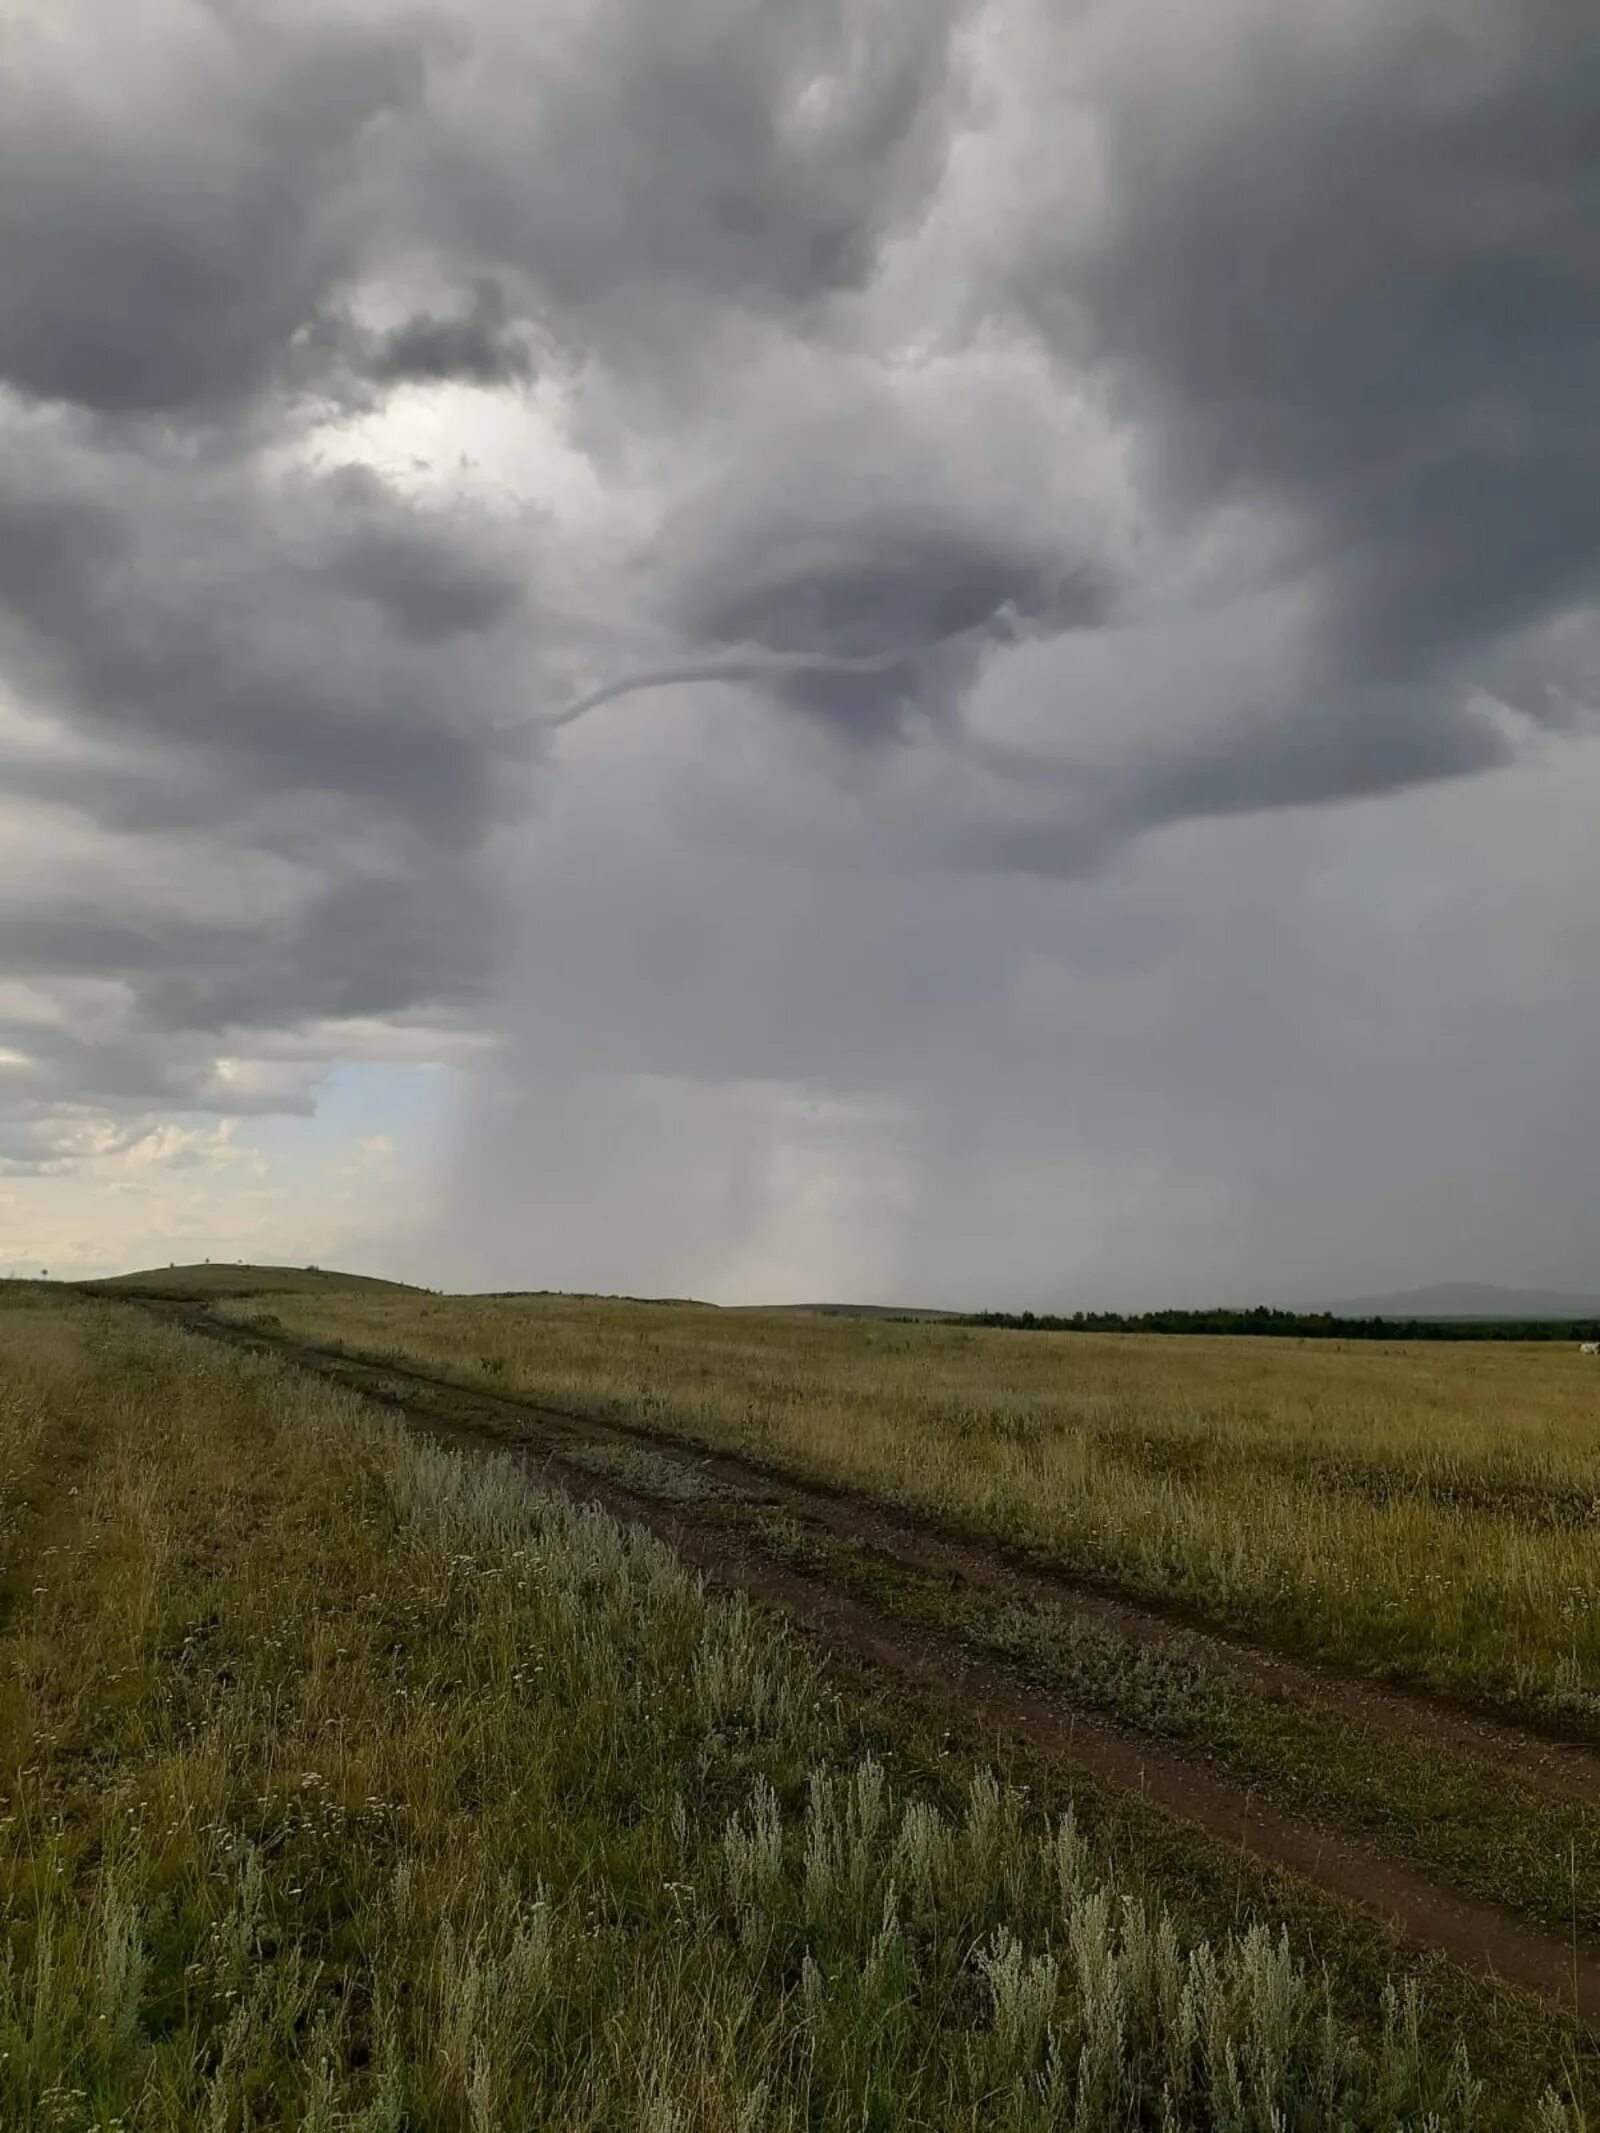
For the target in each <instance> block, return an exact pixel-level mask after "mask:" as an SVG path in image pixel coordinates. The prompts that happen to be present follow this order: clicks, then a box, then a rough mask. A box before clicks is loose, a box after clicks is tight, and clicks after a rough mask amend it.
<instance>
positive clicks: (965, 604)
mask: <svg viewBox="0 0 1600 2133" xmlns="http://www.w3.org/2000/svg"><path fill="white" fill-rule="evenodd" d="M1589 18H1590V10H1589V8H1588V6H1587V5H1583V4H1580V0H1517V4H1516V5H1508V4H1507V0H1306V4H1304V5H1301V6H1297V7H1294V8H1285V7H1283V6H1282V5H1281V4H1280V0H1176V4H1175V0H848V4H846V0H674V5H672V6H671V7H663V6H662V5H660V0H542V4H541V5H540V6H538V7H533V8H530V7H527V6H525V5H523V4H521V0H439V4H431V0H418V4H416V5H414V6H413V5H408V4H398V5H397V4H395V0H136V4H127V0H116V4H112V0H12V4H11V6H10V7H9V9H8V11H7V21H6V27H5V30H4V33H3V37H0V290H3V291H4V301H3V302H0V1271H8V1270H16V1271H31V1270H36V1269H38V1268H42V1267H48V1268H49V1270H50V1271H51V1273H53V1274H61V1275H83V1274H92V1273H98V1272H104V1271H110V1270H113V1269H115V1268H117V1267H127V1266H134V1265H140V1264H152V1263H164V1262H166V1261H168V1260H178V1261H184V1260H192V1259H197V1258H201V1257H214V1258H250V1259H268V1260H283V1261H288V1262H292V1263H301V1262H308V1261H315V1262H318V1263H321V1264H324V1265H338V1264H344V1265H350V1266H355V1267H359V1268H361V1269H364V1270H367V1271H372V1272H380V1273H390V1274H395V1275H399V1276H402V1277H405V1278H410V1279H416V1280H422V1281H425V1282H428V1283H429V1284H430V1285H433V1286H438V1287H449V1288H463V1287H495V1288H509V1287H524V1288H582V1289H597V1290H604V1291H621V1292H626V1293H635V1294H663V1293H665V1294H693V1295H700V1296H705V1297H708V1298H713V1299H716V1300H722V1301H728V1302H757V1301H762V1300H779V1299H796V1300H806V1299H809V1300H822V1299H833V1298H843V1297H858V1298H872V1299H877V1300H888V1301H903V1302H909V1303H922V1304H928V1305H958V1306H959V1305H972V1306H983V1305H997V1306H1000V1305H1008V1306H1012V1307H1016V1308H1022V1307H1032V1308H1055V1309H1072V1308H1077V1307H1085V1308H1087V1307H1097V1306H1137V1305H1144V1304H1167V1303H1171V1304H1185V1303H1192V1304H1205V1303H1211V1302H1216V1301H1256V1300H1269V1301H1286V1302H1297V1301H1306V1300H1314V1299H1317V1298H1321V1297H1328V1296H1335V1297H1336V1296H1339V1295H1346V1294H1352V1293H1371V1292H1373V1291H1377V1290H1380V1289H1384V1288H1389V1287H1401V1286H1407V1285H1410V1284H1413V1283H1422V1282H1430V1281H1435V1280H1444V1279H1457V1280H1485V1281H1499V1282H1506V1283H1510V1284H1526V1285H1542V1286H1548V1287H1559V1288H1563V1289H1571V1288H1581V1287H1586V1286H1595V1287H1600V1132H1597V1131H1596V1107H1597V1097H1600V503H1597V499H1600V395H1597V394H1596V392H1595V385H1594V381H1595V378H1596V375H1597V374H1600V373H1597V359H1600V271H1597V268H1596V261H1597V260H1600V178H1597V172H1600V69H1597V63H1596V57H1595V46H1594V38H1593V28H1592V22H1591V21H1590V19H1589Z"/></svg>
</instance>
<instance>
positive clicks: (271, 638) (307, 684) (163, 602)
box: [0, 431, 526, 840]
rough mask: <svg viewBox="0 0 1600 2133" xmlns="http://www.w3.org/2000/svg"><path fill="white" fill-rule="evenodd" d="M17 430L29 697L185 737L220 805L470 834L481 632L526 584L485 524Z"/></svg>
mask: <svg viewBox="0 0 1600 2133" xmlns="http://www.w3.org/2000/svg"><path fill="white" fill-rule="evenodd" d="M27 445H31V449H30V448H27V446H26V445H25V446H24V448H21V449H16V450H14V452H13V455H12V458H11V461H10V463H9V464H8V466H7V468H6V470H5V472H4V473H3V474H0V645H4V646H5V647H7V648H8V649H9V652H10V655H11V657H12V659H13V661H14V670H15V671H16V672H18V673H20V674H23V675H26V676H27V677H28V678H29V680H30V681H31V682H32V684H33V686H34V687H35V688H36V689H38V690H39V692H40V693H41V694H42V695H43V696H44V697H45V698H46V700H48V701H50V702H52V703H53V704H54V705H55V706H56V707H57V709H58V710H60V711H61V712H63V713H65V714H66V716H68V717H69V718H70V719H72V720H74V721H77V722H80V723H81V724H82V726H83V727H84V729H85V730H86V731H87V732H90V733H98V734H100V735H103V736H104V737H106V738H108V739H115V740H116V741H118V742H120V743H123V744H127V743H130V742H135V741H137V742H141V743H148V744H153V745H155V746H162V745H169V744H170V745H178V746H181V747H183V748H184V749H185V750H187V751H188V752H189V762H190V766H191V775H192V776H196V777H199V778H201V779H203V780H204V781H205V782H206V784H207V788H208V791H209V792H210V793H211V794H212V795H213V796H214V797H215V798H218V799H223V796H224V795H225V792H226V789H227V786H228V782H229V780H230V778H231V779H233V781H234V792H235V797H234V800H233V802H232V803H231V804H232V805H233V806H234V807H244V806H248V805H250V804H252V803H254V802H255V801H257V800H259V798H260V796H261V793H262V791H263V789H265V790H271V789H273V788H278V789H302V790H303V789H306V788H311V789H316V790H322V791H326V792H330V793H336V794H338V793H342V794H347V795H356V796H362V797H364V798H365V799H367V800H369V801H370V802H371V803H372V804H373V805H374V806H376V807H379V808H382V809H383V810H385V811H386V812H388V813H389V814H390V815H391V816H392V817H395V818H397V819H400V820H405V821H409V822H412V823H414V824H416V825H417V826H418V827H419V828H421V829H423V830H424V831H426V832H427V833H429V834H430V835H434V836H436V837H439V838H443V839H445V840H450V839H460V838H462V837H472V836H475V835H477V834H480V833H481V831H482V828H483V826H484V825H485V824H486V823H487V821H488V820H489V819H490V817H491V815H492V813H493V811H494V807H495V797H494V795H495V780H494V774H493V768H492V761H491V758H492V754H493V747H494V744H493V741H492V738H491V735H490V731H489V722H488V720H487V719H486V718H484V717H483V715H482V713H483V710H484V708H485V707H492V706H493V705H494V703H495V702H496V700H497V696H498V693H499V690H500V688H501V686H502V684H500V683H499V682H498V681H497V678H496V677H497V661H496V658H495V657H494V656H493V655H490V654H489V653H488V652H487V651H486V650H485V648H484V646H483V643H482V642H481V640H483V639H485V638H488V637H492V636H493V634H494V633H495V631H496V630H497V629H499V628H501V627H503V626H505V625H506V624H508V623H509V622H510V621H511V620H512V619H513V618H514V615H515V611H516V609H517V607H518V605H519V603H520V601H521V599H522V597H523V595H524V592H525V590H526V579H525V576H524V575H523V572H522V570H521V569H520V568H519V559H517V558H515V557H514V555H513V553H512V552H511V551H510V550H509V549H508V548H507V546H506V542H505V540H504V538H503V537H501V536H499V535H496V534H494V533H492V532H491V531H490V530H489V529H487V528H485V527H483V526H480V525H476V524H472V523H468V522H464V521H463V520H462V519H461V518H460V517H459V516H458V515H455V514H452V513H449V512H437V513H430V512H429V511H427V510H425V509H423V508H421V507H419V506H415V505H410V504H407V503H405V502H404V501H402V500H401V499H400V498H399V497H398V496H397V495H395V494H394V493H393V492H391V491H389V490H387V489H386V488H385V487H384V486H383V485H382V484H381V483H379V482H378V481H376V480H375V479H374V478H373V477H371V476H370V475H366V474H360V475H356V476H349V475H338V474H335V475H333V476H325V477H317V476H290V477H282V478H279V479H277V480H270V481H269V480H266V479H264V478H260V477H258V476H256V474H255V473H254V472H253V471H252V470H250V469H248V468H243V469H240V468H233V467H229V466H223V467H222V468H220V469H213V470H211V471H210V472H208V473H197V472H196V470H195V469H194V468H193V467H192V466H190V465H189V464H187V463H186V462H184V461H182V460H181V459H178V460H172V461H165V462H157V461H154V460H151V459H149V458H146V457H142V456H141V457H137V458H135V457H126V456H119V455H116V454H112V453H109V452H106V451H104V450H101V451H98V452H97V451H95V450H93V449H92V448H91V447H90V446H88V445H81V446H80V445H72V444H65V443H64V442H63V440H62V439H61V438H60V437H59V436H58V435H57V434H56V433H55V432H53V431H52V432H49V433H46V434H45V435H43V436H40V437H34V438H32V439H30V440H27ZM208 766H209V769H210V772H211V775H210V776H209V777H208V776H207V770H208ZM246 767H247V768H248V776H247V777H246V778H245V779H244V782H243V783H242V784H241V783H239V782H238V777H239V773H240V771H241V770H242V769H244V768H246ZM223 804H229V803H227V802H226V801H225V799H224V800H223Z"/></svg>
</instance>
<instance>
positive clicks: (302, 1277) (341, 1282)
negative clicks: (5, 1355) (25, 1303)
mask: <svg viewBox="0 0 1600 2133" xmlns="http://www.w3.org/2000/svg"><path fill="white" fill-rule="evenodd" d="M79 1286H80V1287H81V1288H85V1289H93V1290H111V1291H120V1292H121V1293H122V1294H123V1295H129V1294H131V1295H135V1296H166V1297H189V1296H260V1295H263V1294H272V1295H282V1294H284V1293H285V1292H295V1293H298V1294H301V1295H305V1294H319V1293H321V1292H322V1291H323V1290H326V1289H363V1290H370V1289H382V1290H390V1291H393V1292H394V1293H395V1294H396V1295H399V1294H401V1293H403V1292H404V1291H406V1290H407V1289H410V1288H411V1284H410V1283H409V1282H404V1281H379V1280H378V1279H377V1278H376V1277H375V1276H373V1275H371V1274H341V1273H339V1272H338V1271H337V1270H336V1269H333V1268H329V1269H327V1270H326V1271H324V1269H323V1268H321V1267H310V1266H237V1265H234V1264H232V1263H230V1262H229V1261H228V1260H225V1259H208V1260H207V1261H206V1262H205V1263H204V1265H202V1266H153V1267H146V1268H143V1269H142V1270H141V1271H140V1272H138V1273H135V1274H111V1275H108V1276H107V1278H106V1279H105V1280H104V1281H85V1282H82V1283H80V1284H79ZM412 1293H413V1294H418V1293H420V1292H419V1291H416V1290H413V1291H412Z"/></svg>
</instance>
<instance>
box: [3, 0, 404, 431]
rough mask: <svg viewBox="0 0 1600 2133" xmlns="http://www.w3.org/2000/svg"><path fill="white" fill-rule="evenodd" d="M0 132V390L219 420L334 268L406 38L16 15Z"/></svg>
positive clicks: (349, 252)
mask: <svg viewBox="0 0 1600 2133" xmlns="http://www.w3.org/2000/svg"><path fill="white" fill-rule="evenodd" d="M7 40H8V50H7V66H8V71H9V80H10V84H11V91H10V93H9V94H8V96H7V99H6V122H5V124H4V126H3V127H0V259H3V260H4V262H5V270H6V303H5V305H4V308H3V311H0V376H3V377H5V378H7V379H9V380H10V381H11V382H12V383H13V384H14V385H15V386H16V387H17V388H18V389H19V390H21V391H22V392H24V393H27V394H30V395H33V396H35V397H37V398H39V399H42V400H47V401H48V400H68V401H73V402H76V403H78V404H80V405H82V406H85V407H89V408H94V409H99V410H103V411H105V412H107V413H110V414H122V415H128V414H149V413H174V412H183V413H190V414H192V413H193V412H195V411H207V412H211V411H215V412H218V413H220V412H221V411H222V410H223V409H225V408H226V406H227V404H228V403H229V402H231V401H236V400H238V399H239V398H240V397H241V396H243V395H248V394H250V393H252V392H254V391H256V390H258V389H259V388H260V387H261V386H262V385H263V384H264V383H265V382H266V381H267V380H268V379H269V377H270V376H271V375H272V374H273V372H274V370H275V369H276V367H277V365H278V364H279V362H280V360H281V358H282V356H283V354H284V352H285V350H286V349H287V347H288V345H289V343H290V341H291V340H292V338H293V336H294V335H295V333H296V332H297V331H299V330H300V329H302V328H303V327H305V326H306V325H307V324H308V323H309V322H310V321H311V320H312V319H313V318H314V317H315V316H316V314H317V312H318V310H319V308H320V307H321V306H322V304H323V303H324V301H325V300H326V297H327V295H328V293H329V291H330V290H332V289H334V288H336V287H337V286H338V284H339V283H340V282H341V281H342V280H343V279H344V278H345V277H346V276H347V275H348V274H349V273H350V272H351V271H352V269H353V268H354V266H355V265H356V263H357V260H358V259H359V256H360V251H359V248H360V242H361V239H362V237H363V236H364V235H365V234H366V230H365V227H364V224H365V220H366V218H364V216H363V214H362V212H361V209H360V204H359V203H360V195H361V188H362V185H363V182H364V181H365V180H366V179H367V177H368V175H369V172H368V169H367V166H368V164H369V163H370V162H371V161H372V160H373V158H374V157H375V156H376V155H378V154H380V153H381V146H382V142H381V133H382V128H381V121H382V120H383V119H384V118H385V117H386V116H392V115H393V114H395V113H397V112H400V111H403V110H405V109H406V108H407V107H409V106H413V105H414V104H415V102H416V99H417V98H418V96H419V94H420V93H421V89H422V83H423V70H424V56H425V51H426V44H425V41H424V39H423V38H422V36H421V35H420V34H419V31H418V29H417V27H416V26H415V25H410V26H407V25H404V24H403V23H393V22H391V23H388V24H385V25H383V26H378V25H375V24H374V23H372V22H370V21H363V20H361V19H360V17H359V16H358V15H356V14H355V13H353V12H346V11H341V10H337V9H335V10H321V11H319V13H318V15H316V16H307V17H303V18H301V19H300V20H299V21H298V22H297V21H296V20H295V17H294V14H293V11H290V12H288V13H285V14H283V15H280V16H278V17H276V18H275V19H274V18H269V17H266V16H263V15H261V14H259V13H255V12H252V11H250V10H246V9H225V8H220V7H210V6H205V5H202V4H199V0H163V4H161V5H158V6H157V7H156V8H154V9H141V10H139V11H138V12H137V13H134V12H124V11H112V12H111V13H109V14H108V13H106V12H105V11H103V10H99V11H95V12H94V13H93V14H92V15H89V14H84V15H81V16H79V17H78V18H77V19H76V20H74V19H73V17H72V16H71V15H70V13H69V12H67V11H62V10H50V11H48V12H46V11H40V13H39V14H38V15H37V16H35V17H30V16H29V15H27V14H26V13H25V14H24V15H23V17H22V18H21V19H20V20H19V21H16V22H13V23H12V24H11V25H10V26H9V27H8V31H7Z"/></svg>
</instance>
